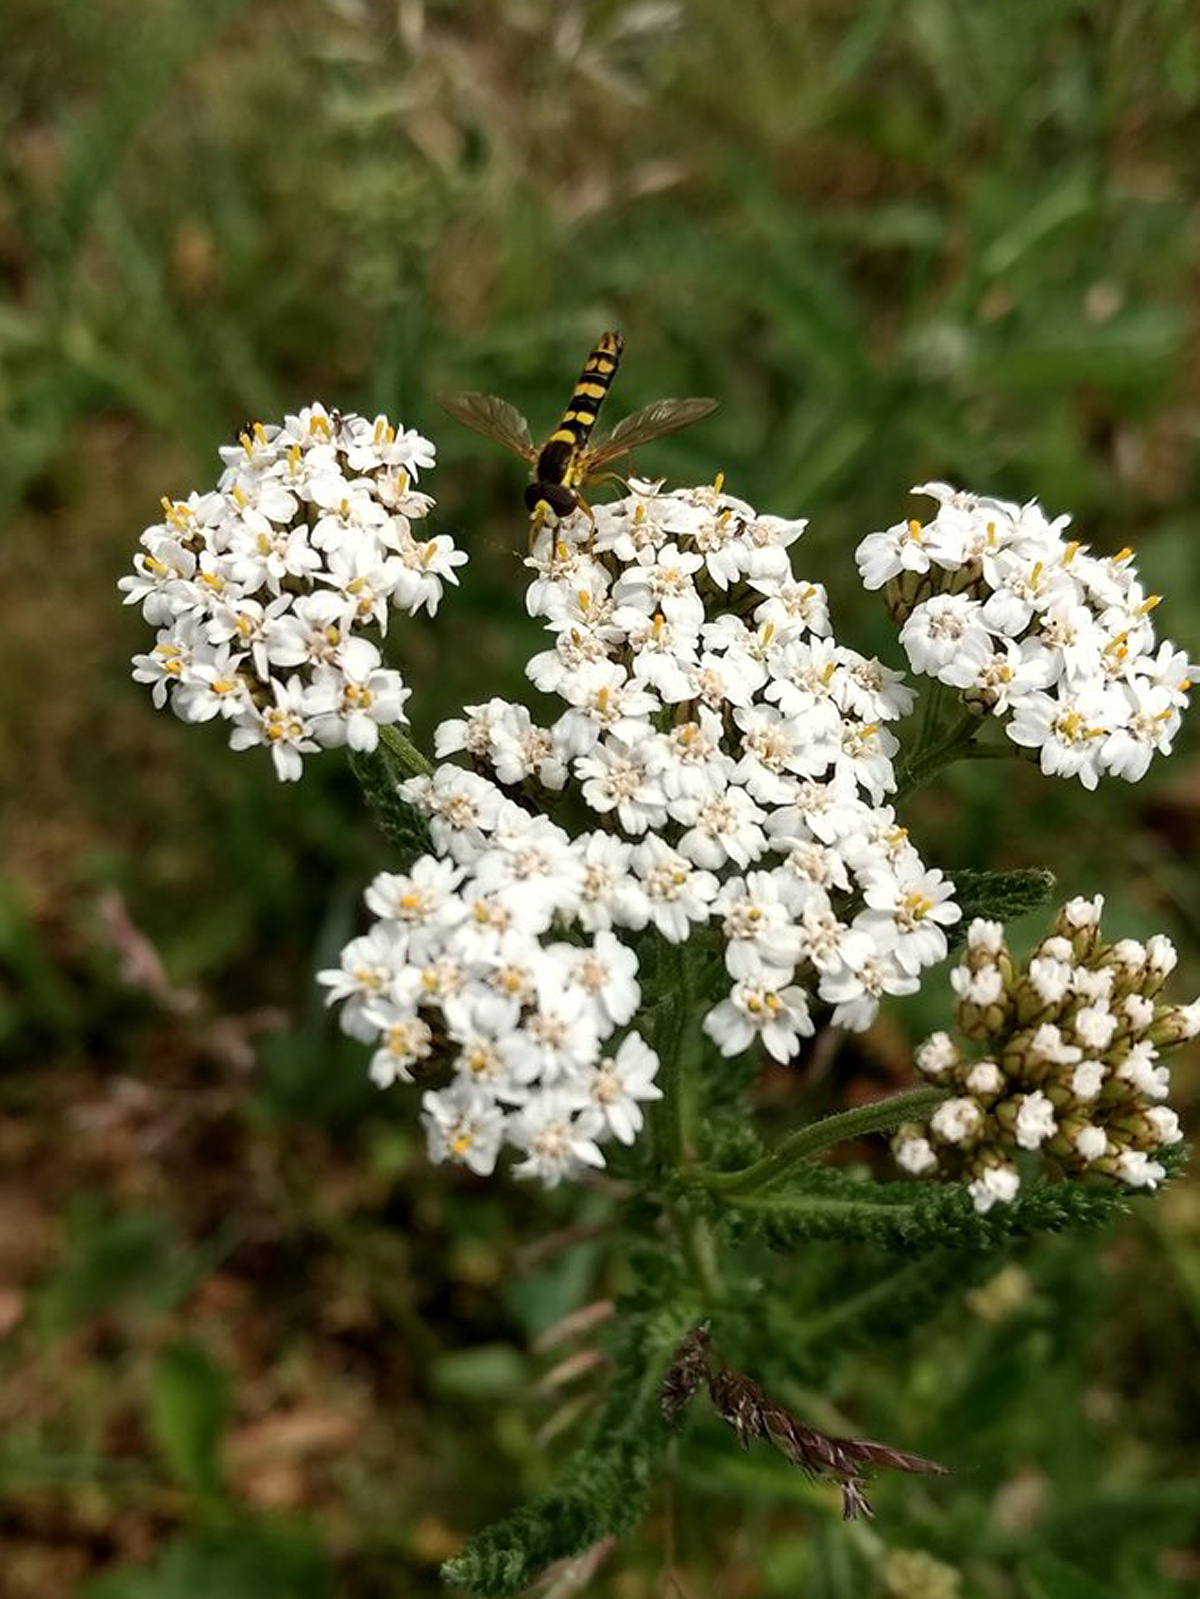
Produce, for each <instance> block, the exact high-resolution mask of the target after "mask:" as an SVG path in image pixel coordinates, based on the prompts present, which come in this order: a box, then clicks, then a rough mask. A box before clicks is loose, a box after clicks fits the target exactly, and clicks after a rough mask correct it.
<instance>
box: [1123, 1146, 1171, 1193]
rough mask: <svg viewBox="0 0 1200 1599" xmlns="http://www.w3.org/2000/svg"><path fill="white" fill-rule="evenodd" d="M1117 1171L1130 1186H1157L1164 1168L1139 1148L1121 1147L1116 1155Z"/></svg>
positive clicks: (1161, 1178)
mask: <svg viewBox="0 0 1200 1599" xmlns="http://www.w3.org/2000/svg"><path fill="white" fill-rule="evenodd" d="M1117 1173H1118V1175H1119V1176H1120V1178H1121V1180H1122V1182H1126V1183H1128V1184H1129V1186H1130V1187H1131V1188H1157V1187H1158V1185H1159V1183H1161V1182H1162V1180H1163V1178H1164V1177H1165V1176H1166V1175H1167V1173H1166V1168H1165V1167H1164V1166H1162V1165H1160V1164H1159V1162H1158V1161H1156V1160H1151V1159H1150V1157H1149V1155H1146V1154H1143V1153H1142V1151H1141V1150H1140V1149H1123V1150H1122V1151H1121V1153H1120V1154H1119V1155H1118V1156H1117Z"/></svg>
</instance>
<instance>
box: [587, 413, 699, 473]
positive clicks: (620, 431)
mask: <svg viewBox="0 0 1200 1599" xmlns="http://www.w3.org/2000/svg"><path fill="white" fill-rule="evenodd" d="M717 404H718V402H717V401H716V400H699V399H693V400H655V401H654V403H653V404H652V405H645V406H643V407H642V409H641V410H640V411H635V412H634V413H633V415H632V416H626V417H622V419H621V420H620V421H619V422H618V423H617V425H616V427H615V428H613V430H612V432H611V433H605V434H604V435H603V436H602V437H601V438H599V439H597V440H596V441H595V443H594V444H592V445H591V446H589V448H588V450H587V451H586V456H587V467H588V470H589V471H594V470H595V468H596V467H599V466H604V465H606V463H607V462H609V461H615V460H616V458H617V457H618V456H619V455H627V454H628V453H629V451H630V450H634V449H636V448H637V447H638V445H639V444H648V443H649V442H650V440H651V439H661V438H662V437H663V436H664V434H667V433H677V432H678V431H679V429H680V428H686V427H690V426H691V425H692V423H693V422H699V421H700V420H701V419H702V418H703V417H706V416H711V415H712V413H713V412H714V411H715V410H716V408H717Z"/></svg>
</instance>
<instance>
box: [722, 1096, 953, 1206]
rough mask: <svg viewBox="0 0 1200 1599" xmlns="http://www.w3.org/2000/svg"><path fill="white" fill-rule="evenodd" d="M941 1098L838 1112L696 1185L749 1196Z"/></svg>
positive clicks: (904, 1099)
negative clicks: (823, 1153)
mask: <svg viewBox="0 0 1200 1599" xmlns="http://www.w3.org/2000/svg"><path fill="white" fill-rule="evenodd" d="M945 1097H946V1091H945V1090H944V1089H942V1088H913V1089H910V1090H909V1092H908V1093H906V1094H893V1095H892V1096H891V1097H890V1098H889V1099H879V1100H876V1101H875V1102H874V1103H873V1104H871V1105H858V1106H856V1107H855V1108H854V1109H853V1110H844V1111H840V1112H839V1113H838V1114H837V1115H836V1116H826V1117H825V1118H824V1119H823V1120H822V1121H819V1122H813V1123H812V1124H811V1125H810V1126H808V1127H801V1128H800V1129H799V1130H798V1131H797V1132H794V1133H792V1134H791V1136H790V1137H788V1138H785V1139H784V1140H783V1141H782V1143H780V1144H779V1145H778V1147H777V1148H775V1149H773V1150H772V1151H771V1153H770V1154H769V1155H764V1156H763V1158H762V1160H756V1161H755V1162H754V1164H753V1165H752V1166H746V1167H744V1168H743V1169H742V1170H741V1171H735V1172H703V1173H698V1174H697V1180H698V1181H699V1182H701V1183H702V1184H703V1186H704V1187H705V1188H708V1189H711V1190H712V1191H713V1192H714V1193H720V1194H748V1193H752V1192H753V1191H754V1190H755V1189H758V1188H763V1187H765V1185H766V1184H767V1183H772V1182H774V1181H775V1180H776V1179H777V1178H779V1177H782V1176H783V1175H784V1174H785V1173H786V1172H788V1171H790V1170H791V1169H792V1167H793V1166H797V1165H799V1163H800V1162H801V1161H802V1160H808V1159H809V1158H810V1157H811V1156H812V1155H817V1154H820V1152H821V1151H822V1150H824V1149H828V1148H829V1147H830V1146H831V1145H833V1144H840V1143H844V1142H845V1141H846V1140H847V1139H851V1138H862V1137H864V1136H865V1135H866V1134H867V1133H881V1132H888V1131H890V1130H891V1128H893V1127H897V1126H899V1124H900V1123H901V1122H907V1121H922V1120H924V1119H925V1117H926V1116H927V1115H928V1113H929V1112H930V1111H931V1110H933V1108H934V1107H935V1106H936V1105H940V1104H941V1102H942V1100H943V1099H945Z"/></svg>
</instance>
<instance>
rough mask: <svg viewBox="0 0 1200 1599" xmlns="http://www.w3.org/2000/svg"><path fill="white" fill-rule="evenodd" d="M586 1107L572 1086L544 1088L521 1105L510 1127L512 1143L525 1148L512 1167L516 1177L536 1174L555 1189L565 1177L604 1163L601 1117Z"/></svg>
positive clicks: (573, 1175)
mask: <svg viewBox="0 0 1200 1599" xmlns="http://www.w3.org/2000/svg"><path fill="white" fill-rule="evenodd" d="M585 1106H586V1100H584V1099H583V1097H582V1095H581V1094H580V1092H579V1091H578V1090H577V1089H574V1088H548V1089H545V1090H544V1091H543V1092H542V1093H540V1094H537V1095H536V1096H535V1097H534V1098H532V1099H530V1101H529V1102H528V1104H526V1105H524V1106H522V1108H521V1109H520V1110H519V1111H518V1112H517V1113H516V1115H515V1116H514V1117H513V1118H512V1122H511V1124H510V1128H509V1136H510V1137H511V1139H512V1142H513V1143H514V1144H515V1145H516V1147H517V1148H518V1149H522V1150H524V1151H525V1159H524V1160H523V1161H521V1163H520V1164H519V1165H518V1166H516V1167H515V1168H514V1171H515V1174H516V1176H518V1177H538V1178H540V1179H541V1181H542V1182H544V1183H545V1184H546V1186H547V1188H554V1187H556V1186H557V1185H558V1183H560V1182H561V1181H562V1179H563V1178H564V1177H568V1178H572V1177H578V1176H580V1175H581V1174H582V1173H583V1172H584V1171H586V1170H587V1168H588V1167H598V1166H603V1165H604V1156H603V1155H602V1154H601V1153H600V1147H599V1145H598V1144H597V1142H596V1139H597V1137H598V1135H599V1133H600V1132H601V1130H602V1128H603V1126H604V1118H603V1116H602V1115H601V1113H600V1111H599V1110H597V1109H595V1108H594V1107H591V1106H586V1108H585Z"/></svg>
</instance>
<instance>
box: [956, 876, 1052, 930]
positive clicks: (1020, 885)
mask: <svg viewBox="0 0 1200 1599" xmlns="http://www.w3.org/2000/svg"><path fill="white" fill-rule="evenodd" d="M953 880H954V891H955V897H956V898H957V900H958V903H959V905H960V906H961V907H962V921H960V922H959V923H958V924H957V925H956V926H955V927H953V928H952V929H951V930H950V936H949V942H950V948H951V949H956V948H957V947H958V946H959V945H960V944H961V943H962V942H963V940H964V939H965V938H966V936H967V928H968V927H969V926H970V925H971V922H972V921H973V920H974V919H975V917H977V916H983V917H986V918H987V919H988V920H989V921H993V922H1011V921H1012V920H1013V919H1014V918H1015V917H1017V916H1024V915H1025V913H1026V911H1035V910H1037V909H1038V907H1039V906H1041V905H1047V904H1049V902H1050V899H1051V898H1052V896H1053V894H1054V890H1055V887H1056V885H1057V879H1056V878H1055V876H1054V873H1053V872H1051V871H1048V870H1047V869H1046V868H1045V867H1044V866H1024V867H1020V868H1019V869H1018V870H1016V871H1011V872H980V871H974V870H969V869H964V870H963V871H961V872H955V873H954V879H953Z"/></svg>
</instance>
